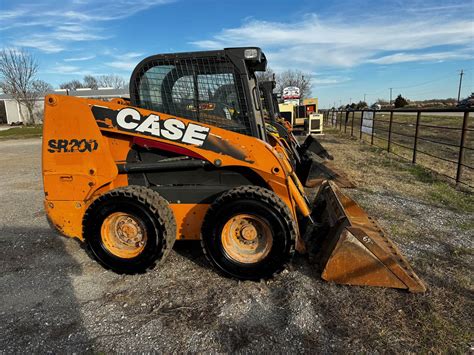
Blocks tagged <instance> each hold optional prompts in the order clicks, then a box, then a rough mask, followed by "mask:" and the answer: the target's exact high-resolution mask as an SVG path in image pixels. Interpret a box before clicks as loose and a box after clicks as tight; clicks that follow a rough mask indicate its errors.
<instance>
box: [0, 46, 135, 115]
mask: <svg viewBox="0 0 474 355" xmlns="http://www.w3.org/2000/svg"><path fill="white" fill-rule="evenodd" d="M37 74H38V62H37V60H36V58H35V57H33V55H32V54H31V53H29V52H27V51H25V50H21V49H13V48H8V49H2V50H0V89H1V90H2V91H3V93H5V94H8V95H10V96H11V97H12V98H13V100H15V101H16V102H17V103H18V106H19V107H20V110H19V111H20V116H21V119H22V122H23V123H24V124H32V123H35V122H34V121H35V120H34V107H35V103H36V101H37V100H38V99H39V98H41V97H43V96H44V95H45V94H47V93H48V92H51V91H53V90H54V89H53V86H52V85H51V84H49V83H47V82H45V81H43V80H40V79H38V78H37ZM59 87H60V88H61V89H69V90H76V89H79V88H90V89H98V88H99V87H108V88H114V89H123V88H126V87H127V83H126V81H125V80H124V79H123V78H122V77H121V76H119V75H114V74H109V75H101V76H97V77H95V76H92V75H86V76H84V78H83V81H82V82H81V81H79V80H71V81H68V82H64V83H62V84H60V85H59ZM22 107H25V108H26V110H27V111H28V115H25V114H24V112H23V110H22Z"/></svg>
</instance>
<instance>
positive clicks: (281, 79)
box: [276, 69, 312, 99]
mask: <svg viewBox="0 0 474 355" xmlns="http://www.w3.org/2000/svg"><path fill="white" fill-rule="evenodd" d="M288 86H296V87H298V88H299V89H300V95H301V98H302V99H304V98H306V97H308V96H309V94H310V92H311V86H312V85H311V74H309V73H304V72H302V71H301V70H292V69H290V70H286V71H284V72H282V73H281V74H278V75H277V84H276V89H277V91H278V92H283V88H285V87H288Z"/></svg>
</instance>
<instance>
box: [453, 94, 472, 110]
mask: <svg viewBox="0 0 474 355" xmlns="http://www.w3.org/2000/svg"><path fill="white" fill-rule="evenodd" d="M456 107H457V108H471V107H474V92H473V93H472V94H471V96H469V97H468V98H466V99H464V100H461V101H459V102H458V104H457V105H456Z"/></svg>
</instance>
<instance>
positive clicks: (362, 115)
mask: <svg viewBox="0 0 474 355" xmlns="http://www.w3.org/2000/svg"><path fill="white" fill-rule="evenodd" d="M363 122H364V110H362V111H360V131H359V139H362V123H363Z"/></svg>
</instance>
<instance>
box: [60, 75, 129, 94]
mask: <svg viewBox="0 0 474 355" xmlns="http://www.w3.org/2000/svg"><path fill="white" fill-rule="evenodd" d="M100 87H102V88H113V89H125V88H127V87H128V84H127V82H126V81H125V79H124V78H122V77H121V76H120V75H115V74H108V75H100V76H93V75H85V76H84V78H83V79H82V82H81V81H80V80H71V81H67V82H64V83H62V84H60V85H59V88H60V89H68V90H76V89H81V88H89V89H92V90H97V89H98V88H100Z"/></svg>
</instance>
